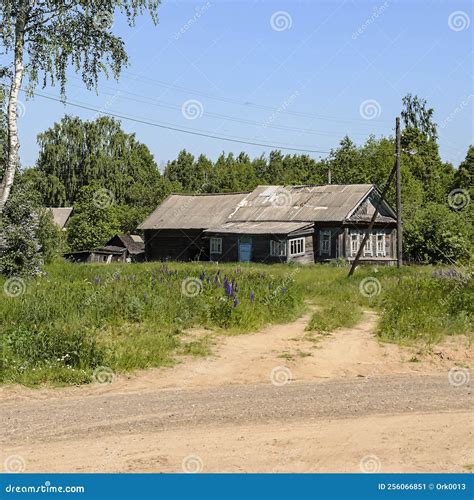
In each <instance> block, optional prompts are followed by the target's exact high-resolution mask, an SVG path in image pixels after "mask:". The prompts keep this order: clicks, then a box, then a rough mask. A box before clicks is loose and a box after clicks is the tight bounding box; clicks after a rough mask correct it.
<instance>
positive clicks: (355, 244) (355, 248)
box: [351, 233, 359, 257]
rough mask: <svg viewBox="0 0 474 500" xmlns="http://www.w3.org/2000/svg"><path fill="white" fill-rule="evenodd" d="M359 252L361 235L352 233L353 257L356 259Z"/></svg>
mask: <svg viewBox="0 0 474 500" xmlns="http://www.w3.org/2000/svg"><path fill="white" fill-rule="evenodd" d="M358 251H359V233H351V256H352V257H355V256H356V255H357V252H358Z"/></svg>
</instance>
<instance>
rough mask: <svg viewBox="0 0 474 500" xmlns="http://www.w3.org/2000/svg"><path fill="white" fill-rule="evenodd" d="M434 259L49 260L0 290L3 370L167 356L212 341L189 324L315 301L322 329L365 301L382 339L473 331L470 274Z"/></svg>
mask: <svg viewBox="0 0 474 500" xmlns="http://www.w3.org/2000/svg"><path fill="white" fill-rule="evenodd" d="M433 271H434V269H433V268H430V267H424V268H408V267H407V268H404V269H402V270H398V269H396V268H386V267H379V268H376V267H369V266H367V267H364V266H363V267H360V268H359V269H358V270H357V271H356V273H355V275H354V276H353V277H352V278H347V272H348V268H346V267H333V266H328V265H315V266H308V267H300V266H296V265H284V264H282V265H272V266H265V265H257V264H251V265H236V264H226V265H219V266H217V265H214V264H200V263H195V264H184V263H170V264H167V265H165V264H162V263H147V264H131V265H122V264H116V265H109V266H103V265H78V264H67V263H59V264H58V263H56V264H54V265H51V266H49V267H48V268H47V274H46V275H44V276H42V277H40V278H36V279H34V280H31V281H28V282H26V287H25V291H24V293H22V294H20V295H19V296H15V297H9V296H8V295H7V294H5V293H2V294H1V296H0V317H1V318H2V322H1V324H0V343H1V346H0V347H1V349H2V353H3V356H2V359H1V365H0V379H1V381H2V382H4V383H13V382H18V383H23V384H38V383H43V382H52V383H55V384H79V383H86V382H88V381H90V380H92V378H93V373H94V370H95V369H97V368H98V367H101V366H106V367H109V368H111V369H112V370H113V371H114V372H122V371H128V370H133V369H137V368H147V367H154V366H162V365H166V364H171V363H173V354H174V353H185V354H190V355H205V354H206V353H208V352H209V349H210V343H209V339H206V340H205V341H204V340H203V339H200V340H197V341H194V342H192V343H187V344H186V343H185V342H183V338H184V336H183V335H182V332H183V331H185V330H187V329H190V328H193V327H201V328H202V327H204V328H208V329H209V330H212V331H217V333H218V332H219V331H222V332H226V333H239V332H249V331H256V330H258V329H260V328H261V327H262V326H264V325H266V324H270V323H285V322H288V321H291V320H293V319H295V318H296V317H298V316H299V315H301V314H302V312H303V310H304V309H305V308H306V309H310V308H311V309H312V310H313V311H314V312H313V315H312V318H311V320H310V322H309V325H308V329H310V330H313V331H316V332H321V333H325V332H328V331H332V330H334V329H335V328H338V327H341V326H352V325H355V324H356V323H357V322H358V321H359V320H360V319H361V316H362V313H363V310H364V309H370V308H372V309H375V310H378V311H379V312H380V314H381V319H380V322H379V325H378V330H377V334H378V336H379V338H380V339H381V340H383V341H390V342H399V343H417V342H425V343H433V342H437V341H439V340H440V339H441V338H442V337H443V336H444V335H451V334H456V333H471V332H472V312H473V310H472V308H473V306H472V304H473V302H474V301H473V300H472V299H473V297H472V295H473V287H472V280H471V276H467V275H466V276H464V277H463V278H462V279H461V278H460V277H459V275H457V274H454V275H453V276H454V277H453V276H452V275H451V274H452V273H451V274H449V273H448V274H447V275H446V276H444V275H443V274H442V273H441V276H438V275H433ZM464 274H466V273H464ZM456 276H457V277H456ZM4 283H5V280H4V279H3V280H2V279H0V287H1V288H3V286H4Z"/></svg>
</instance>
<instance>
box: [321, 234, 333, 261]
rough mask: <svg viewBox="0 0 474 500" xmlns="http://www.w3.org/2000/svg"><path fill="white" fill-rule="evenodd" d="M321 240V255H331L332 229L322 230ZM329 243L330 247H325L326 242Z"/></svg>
mask: <svg viewBox="0 0 474 500" xmlns="http://www.w3.org/2000/svg"><path fill="white" fill-rule="evenodd" d="M319 234H320V241H319V253H320V254H321V255H323V254H325V255H331V231H320V233H319ZM325 236H329V239H327V240H325ZM325 243H327V244H328V248H327V249H325V248H324V244H325Z"/></svg>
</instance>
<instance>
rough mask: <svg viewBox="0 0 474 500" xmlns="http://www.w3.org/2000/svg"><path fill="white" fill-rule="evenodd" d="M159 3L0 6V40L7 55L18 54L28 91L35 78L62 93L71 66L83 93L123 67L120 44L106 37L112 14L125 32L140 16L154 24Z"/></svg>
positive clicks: (105, 0)
mask: <svg viewBox="0 0 474 500" xmlns="http://www.w3.org/2000/svg"><path fill="white" fill-rule="evenodd" d="M159 3H160V2H159V0H72V1H69V2H64V0H48V1H47V2H28V1H22V2H18V1H17V0H3V1H2V2H1V3H0V20H1V22H0V40H1V42H2V45H3V47H4V49H5V51H6V52H7V54H8V53H10V52H12V51H13V50H15V49H16V53H17V54H18V51H20V53H21V55H20V56H19V57H20V60H21V59H23V58H25V59H26V60H25V61H24V63H25V64H24V65H25V71H26V75H27V77H28V81H29V84H30V86H34V85H36V83H37V82H38V80H39V79H40V78H41V80H42V82H43V84H44V85H46V83H47V82H51V81H52V82H55V81H56V82H59V84H60V88H61V91H62V93H63V94H64V92H65V85H66V79H67V76H66V75H67V70H68V67H69V66H70V65H71V66H72V67H73V68H74V69H75V70H76V71H77V72H80V73H81V76H82V80H83V81H84V83H85V85H86V87H87V88H88V89H91V88H92V87H93V86H94V85H97V82H98V78H99V75H100V73H101V72H105V73H106V74H107V73H108V72H109V71H111V72H112V73H113V75H114V76H115V77H118V76H119V74H120V70H121V68H122V67H123V66H125V65H126V64H127V62H128V58H127V54H126V52H125V44H124V41H123V39H122V38H121V37H120V36H117V35H114V34H113V33H112V31H111V28H112V26H113V21H114V13H115V11H119V12H120V13H121V14H122V15H123V16H124V17H126V19H127V21H128V24H129V25H130V26H133V25H134V22H135V19H136V17H137V16H138V15H141V14H142V13H143V12H144V11H145V10H148V11H149V12H150V14H151V17H152V19H153V21H154V22H157V8H158V5H159Z"/></svg>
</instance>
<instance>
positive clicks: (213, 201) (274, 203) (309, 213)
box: [139, 184, 393, 234]
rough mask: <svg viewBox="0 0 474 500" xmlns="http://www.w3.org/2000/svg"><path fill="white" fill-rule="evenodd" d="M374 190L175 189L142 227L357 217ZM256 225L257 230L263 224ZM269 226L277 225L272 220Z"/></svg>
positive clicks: (361, 186) (334, 186) (332, 186)
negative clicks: (180, 191)
mask: <svg viewBox="0 0 474 500" xmlns="http://www.w3.org/2000/svg"><path fill="white" fill-rule="evenodd" d="M374 190H376V187H375V186H374V185H373V184H344V185H337V184H330V185H325V186H258V187H256V188H255V189H254V190H253V191H252V192H251V193H232V194H206V195H204V194H203V195H181V194H173V195H171V196H169V197H168V198H166V200H165V201H164V202H163V203H162V204H161V205H160V206H159V207H158V208H157V209H156V210H155V211H154V212H153V213H152V214H151V215H150V216H149V217H148V219H147V220H146V221H145V222H143V224H141V225H140V226H139V229H208V228H212V229H213V230H216V229H217V228H219V232H231V231H227V230H226V229H224V228H223V224H226V223H227V224H226V227H227V228H230V226H228V223H237V222H268V223H272V222H273V223H303V222H306V223H311V222H343V221H345V220H348V219H350V218H351V216H352V215H353V213H354V211H355V210H356V209H357V208H358V207H359V205H360V204H361V203H362V202H363V201H364V200H366V199H367V198H368V196H369V195H370V194H371V193H372V192H373V191H374ZM384 211H385V212H386V213H384V214H381V215H380V216H379V217H381V216H382V215H389V216H392V215H393V210H392V209H391V208H390V207H388V205H387V206H386V208H384ZM379 217H378V218H377V221H378V220H379ZM390 220H391V221H393V219H390ZM234 227H235V228H238V227H239V226H234ZM246 227H247V228H248V227H249V226H246ZM275 227H276V226H275ZM281 228H283V226H281ZM288 228H290V226H288ZM253 230H255V231H257V226H255V227H254V229H253ZM281 230H282V233H281V234H284V233H285V231H286V228H285V229H284V230H283V229H281ZM258 231H261V232H265V231H264V230H263V226H258ZM234 232H236V231H234ZM266 232H276V231H273V230H271V229H269V226H267V227H266ZM289 232H290V231H289ZM277 234H278V233H277Z"/></svg>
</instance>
